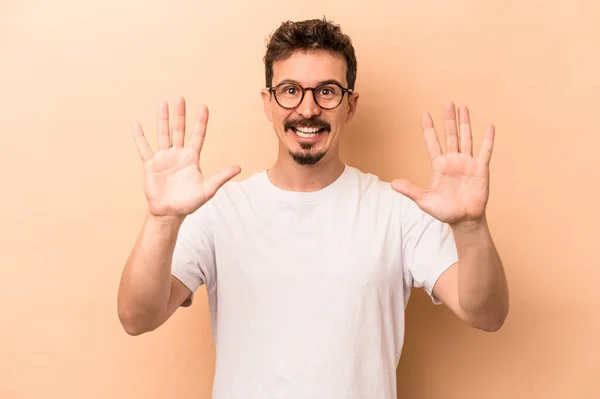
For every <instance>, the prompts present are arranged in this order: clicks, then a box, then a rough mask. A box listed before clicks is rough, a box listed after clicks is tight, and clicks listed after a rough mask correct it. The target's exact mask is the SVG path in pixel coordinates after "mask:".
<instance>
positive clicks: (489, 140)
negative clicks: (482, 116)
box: [478, 125, 496, 165]
mask: <svg viewBox="0 0 600 399" xmlns="http://www.w3.org/2000/svg"><path fill="white" fill-rule="evenodd" d="M495 136H496V127H495V126H494V125H489V126H488V127H487V129H485V137H484V138H483V143H482V144H481V150H480V151H479V157H478V159H479V161H480V162H482V163H484V164H486V165H487V164H489V163H490V160H491V159H492V151H493V150H494V138H495Z"/></svg>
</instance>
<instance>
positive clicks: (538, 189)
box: [0, 0, 600, 399]
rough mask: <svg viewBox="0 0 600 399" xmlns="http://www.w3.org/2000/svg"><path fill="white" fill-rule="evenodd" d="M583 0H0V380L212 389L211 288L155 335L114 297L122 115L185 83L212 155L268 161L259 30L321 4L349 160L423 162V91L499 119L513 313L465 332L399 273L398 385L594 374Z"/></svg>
mask: <svg viewBox="0 0 600 399" xmlns="http://www.w3.org/2000/svg"><path fill="white" fill-rule="evenodd" d="M599 4H600V3H598V2H597V1H594V0H587V1H573V0H561V1H491V2H477V1H467V0H459V1H443V0H437V1H416V0H415V1H402V2H392V1H390V2H388V3H386V2H382V1H369V2H351V1H349V0H346V1H336V2H333V1H329V2H322V1H316V0H307V1H303V2H284V1H277V2H274V1H273V2H267V1H261V2H256V1H255V2H245V1H241V0H238V1H234V2H217V1H212V2H201V1H191V0H190V1H181V0H180V1H172V2H166V1H163V2H154V3H151V2H148V1H141V0H129V1H117V0H105V1H102V2H100V1H96V2H82V1H75V0H58V1H53V2H49V1H41V0H31V1H17V0H3V1H2V2H1V3H0V18H1V19H0V22H1V23H0V46H1V47H0V93H1V94H2V95H1V96H0V131H1V134H2V144H1V147H0V148H1V149H2V155H1V156H0V163H1V165H0V171H1V174H2V175H1V177H2V179H1V180H2V185H1V186H0V187H1V190H2V193H1V194H2V195H1V196H0V212H1V213H0V218H1V219H0V221H1V225H2V229H1V230H0V245H1V247H0V265H1V268H0V315H1V324H0V398H6V399H17V398H19V399H21V398H27V399H29V398H57V399H58V398H60V399H66V398H69V399H70V398H89V399H92V398H114V399H116V398H128V399H133V398H198V399H201V398H204V399H206V398H209V397H210V390H211V384H212V373H213V360H214V356H213V347H212V342H211V339H210V327H209V318H208V307H207V303H206V298H205V295H204V292H201V293H199V294H198V296H197V300H196V302H195V304H194V306H193V307H192V308H188V309H184V310H182V311H180V312H177V313H176V315H175V316H174V317H173V319H171V320H170V321H169V322H168V323H167V324H166V325H165V326H164V327H163V328H161V329H160V330H158V331H156V332H154V333H151V334H147V335H144V336H140V337H135V338H134V337H130V336H128V335H127V334H126V333H125V332H124V331H123V330H122V328H121V327H120V325H119V321H118V319H117V313H116V292H117V285H118V281H119V277H120V273H121V270H122V267H123V264H124V261H125V259H126V257H127V255H128V253H129V250H130V249H131V246H132V245H133V241H134V239H135V237H136V234H137V232H138V229H139V227H140V223H141V221H142V216H143V214H144V210H145V202H144V197H143V187H142V174H141V173H142V170H141V164H140V160H139V158H138V155H137V152H136V150H135V147H134V145H133V141H132V139H131V136H130V130H129V126H130V124H131V122H132V121H133V120H135V119H138V120H140V122H141V123H142V124H143V126H144V127H145V128H146V131H147V133H148V135H149V136H150V138H151V139H152V144H153V145H154V144H155V141H154V138H155V130H154V122H155V120H154V117H155V111H156V105H157V104H158V102H159V101H160V100H163V99H166V100H172V99H173V98H174V97H175V96H177V95H184V96H185V97H186V99H187V101H188V104H189V106H190V108H191V109H192V111H195V109H196V108H197V106H198V105H199V104H201V103H206V104H207V105H208V106H209V108H210V112H211V119H210V122H209V137H208V138H207V141H206V144H205V147H204V148H205V151H204V154H203V159H202V165H203V167H205V169H206V170H207V171H209V172H210V171H212V170H215V169H216V168H218V167H220V166H221V165H223V164H225V163H228V162H236V163H238V164H240V165H241V166H242V168H243V173H242V175H241V176H239V178H244V177H246V176H248V175H249V174H250V173H253V172H255V171H258V170H260V169H262V168H265V167H267V166H269V165H270V164H271V163H272V162H273V161H274V156H275V152H276V139H275V134H274V133H273V131H272V128H271V126H270V125H269V122H268V121H267V119H266V117H265V116H264V114H263V111H262V105H261V99H260V94H259V91H260V89H261V88H262V86H263V83H264V81H263V74H264V72H263V64H262V56H263V52H264V44H265V39H266V37H267V35H268V34H269V33H270V32H271V31H272V30H273V29H275V28H276V27H277V25H278V24H279V23H280V22H281V21H283V20H286V19H294V20H297V19H305V18H313V17H321V16H323V15H326V16H327V17H328V18H330V19H333V20H334V21H335V22H338V23H340V24H341V25H342V27H343V28H344V30H345V31H346V32H347V33H348V34H350V35H351V37H352V38H353V40H354V43H355V46H356V51H357V55H358V70H359V73H358V82H357V90H358V91H359V92H360V93H361V99H360V102H359V110H358V116H357V118H356V120H355V121H354V122H353V123H352V126H351V127H350V129H349V134H348V136H347V137H346V139H345V141H344V144H343V145H344V148H343V154H344V160H345V161H347V162H348V163H350V164H353V165H355V166H357V167H360V168H362V169H363V170H365V171H368V172H372V173H376V174H379V175H380V176H381V177H382V178H384V179H393V178H396V177H408V178H410V179H413V180H414V181H415V182H417V183H420V184H423V185H426V184H427V182H428V178H429V165H428V159H427V155H426V152H425V147H424V145H423V141H422V138H421V135H420V130H419V125H418V123H419V113H420V112H421V110H423V109H426V110H429V111H431V112H432V114H433V116H434V118H435V120H436V121H437V122H438V124H439V123H440V117H441V111H442V103H443V101H445V100H447V99H452V100H454V101H456V102H457V104H467V105H469V106H470V107H471V115H472V118H473V122H474V131H475V134H476V137H475V144H476V145H477V148H479V143H480V142H481V138H482V133H483V127H484V126H485V124H486V123H495V124H496V126H497V129H496V131H497V141H496V146H495V154H494V157H493V159H492V186H491V187H492V191H491V200H490V204H489V219H490V224H491V228H492V229H493V235H494V237H495V240H496V243H497V245H498V247H499V249H500V251H501V254H502V256H503V259H504V262H505V266H506V269H507V273H508V278H509V283H510V288H511V312H510V315H509V318H508V320H507V321H506V324H505V326H504V327H503V328H502V329H501V330H500V331H499V332H497V333H493V334H489V333H484V332H480V331H476V330H473V329H469V328H468V327H466V326H465V325H463V324H461V323H460V322H459V321H457V319H456V318H454V317H453V316H452V314H450V313H449V311H447V310H446V309H445V308H443V307H435V306H433V305H432V304H431V303H430V302H429V300H428V299H427V298H426V297H425V296H424V294H422V293H421V292H419V293H417V294H415V296H414V297H413V299H412V300H411V303H410V305H409V314H408V331H407V335H406V345H405V350H404V354H403V357H402V359H401V364H400V367H399V370H398V376H399V392H400V394H399V397H401V398H411V399H426V398H427V399H435V398H443V399H452V398H456V399H458V398H461V399H467V398H527V399H530V398H543V399H551V398H556V399H559V398H560V399H564V398H573V399H594V398H597V397H599V396H600V312H599V311H598V309H599V305H600V291H599V290H598V289H597V288H598V281H599V279H600V261H599V260H598V256H597V248H598V239H599V236H598V225H599V221H600V220H599V216H598V210H597V209H598V206H599V204H600V194H599V190H598V182H599V180H600V179H599V175H600V172H599V170H600V157H599V156H598V148H599V146H600V132H599V131H598V127H597V126H598V120H597V118H598V114H599V113H598V109H599V107H600V101H599V100H598V93H600V74H599V71H600V51H599V50H600V45H599V44H598V43H599V39H600V24H599V23H598V20H599V16H600V5H599ZM307 295H308V293H307ZM374 399H375V398H374Z"/></svg>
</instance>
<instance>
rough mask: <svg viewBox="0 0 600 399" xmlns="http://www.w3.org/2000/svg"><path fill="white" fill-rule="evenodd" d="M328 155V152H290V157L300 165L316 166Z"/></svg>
mask: <svg viewBox="0 0 600 399" xmlns="http://www.w3.org/2000/svg"><path fill="white" fill-rule="evenodd" d="M326 154H327V152H326V151H319V152H306V151H290V155H291V156H292V159H293V160H294V162H296V163H297V164H298V165H316V164H317V163H319V161H320V160H321V159H323V157H324V156H325V155H326Z"/></svg>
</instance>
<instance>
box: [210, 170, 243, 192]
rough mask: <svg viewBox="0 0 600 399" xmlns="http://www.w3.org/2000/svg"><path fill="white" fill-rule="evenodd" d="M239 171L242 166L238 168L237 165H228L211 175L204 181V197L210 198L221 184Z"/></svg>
mask: <svg viewBox="0 0 600 399" xmlns="http://www.w3.org/2000/svg"><path fill="white" fill-rule="evenodd" d="M241 171H242V168H240V167H239V166H238V165H228V166H226V167H224V168H223V169H221V170H219V171H218V172H216V173H214V174H213V175H211V176H210V177H209V178H208V179H206V180H205V181H204V183H205V190H206V191H205V195H206V198H207V199H210V198H212V197H213V196H214V195H215V193H216V192H217V190H218V189H220V188H221V187H222V186H223V184H225V183H227V182H228V181H229V180H231V179H232V178H233V177H234V176H236V175H237V174H239V173H240V172H241Z"/></svg>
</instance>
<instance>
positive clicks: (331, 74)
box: [273, 51, 347, 86]
mask: <svg viewBox="0 0 600 399" xmlns="http://www.w3.org/2000/svg"><path fill="white" fill-rule="evenodd" d="M332 79H333V80H337V81H338V82H340V83H341V84H342V85H343V86H346V84H347V82H346V61H345V60H344V58H343V56H341V55H337V54H331V53H330V52H327V51H310V52H305V51H298V52H295V53H294V54H292V56H291V57H289V58H287V59H285V60H282V61H277V62H275V63H274V64H273V86H276V85H277V84H278V83H279V82H281V81H284V80H294V81H296V82H298V83H300V84H301V85H302V86H312V85H315V84H317V83H319V82H322V81H325V80H332Z"/></svg>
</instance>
